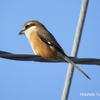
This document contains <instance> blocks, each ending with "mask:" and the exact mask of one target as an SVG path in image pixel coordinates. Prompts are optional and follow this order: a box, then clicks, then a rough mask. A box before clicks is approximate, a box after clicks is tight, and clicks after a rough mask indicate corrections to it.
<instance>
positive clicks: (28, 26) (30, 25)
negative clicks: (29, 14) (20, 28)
mask: <svg viewBox="0 0 100 100" xmlns="http://www.w3.org/2000/svg"><path fill="white" fill-rule="evenodd" d="M32 26H35V24H29V25H26V26H25V29H24V30H26V29H28V28H30V27H32Z"/></svg>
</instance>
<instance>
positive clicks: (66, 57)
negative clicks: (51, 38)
mask: <svg viewBox="0 0 100 100" xmlns="http://www.w3.org/2000/svg"><path fill="white" fill-rule="evenodd" d="M59 55H60V56H61V57H62V58H63V59H64V60H65V61H67V62H69V63H70V64H72V65H73V66H74V67H75V68H77V69H78V70H79V71H80V72H81V73H82V74H83V75H84V76H85V77H87V78H88V79H91V78H90V77H89V76H88V75H87V74H86V73H85V72H84V71H82V70H81V69H80V68H79V67H78V66H77V65H76V64H75V63H74V62H73V61H72V60H71V59H69V58H68V56H67V55H64V54H62V53H59Z"/></svg>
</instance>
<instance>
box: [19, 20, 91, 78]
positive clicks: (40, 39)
mask: <svg viewBox="0 0 100 100" xmlns="http://www.w3.org/2000/svg"><path fill="white" fill-rule="evenodd" d="M22 34H25V35H26V37H27V38H28V41H29V43H30V45H31V48H32V50H33V51H34V54H35V55H38V56H41V57H42V58H44V59H45V60H47V61H59V60H64V61H66V62H68V63H70V64H71V65H73V66H74V67H75V68H76V69H78V70H79V71H80V72H81V73H82V74H83V75H84V76H86V77H87V78H88V79H90V77H89V76H88V75H87V74H86V73H85V72H84V71H82V70H81V69H80V68H79V67H78V66H77V65H76V64H75V63H74V62H73V61H72V60H71V59H70V58H69V57H68V56H67V55H66V54H65V52H64V50H63V49H62V47H61V46H60V44H59V43H58V42H57V40H56V39H55V37H54V36H53V35H52V34H51V33H50V32H49V31H48V29H47V28H46V27H45V26H44V25H43V24H42V23H41V22H39V21H37V20H30V21H28V22H26V23H25V24H24V25H23V26H22V29H21V31H20V32H19V35H22Z"/></svg>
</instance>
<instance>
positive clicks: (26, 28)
mask: <svg viewBox="0 0 100 100" xmlns="http://www.w3.org/2000/svg"><path fill="white" fill-rule="evenodd" d="M42 29H45V26H44V25H43V24H42V23H40V22H38V21H37V20H31V21H28V22H26V23H25V24H24V25H23V27H22V30H21V31H20V32H19V34H20V35H22V34H25V35H26V36H27V37H29V35H30V34H31V33H32V32H33V31H35V32H37V31H41V30H42Z"/></svg>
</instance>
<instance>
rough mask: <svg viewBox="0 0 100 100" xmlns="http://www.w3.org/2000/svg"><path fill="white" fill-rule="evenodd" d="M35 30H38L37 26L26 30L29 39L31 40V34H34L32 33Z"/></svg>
mask: <svg viewBox="0 0 100 100" xmlns="http://www.w3.org/2000/svg"><path fill="white" fill-rule="evenodd" d="M35 29H36V26H32V27H30V28H28V29H27V30H25V35H26V37H27V38H28V39H29V37H30V34H31V33H32V31H33V30H35Z"/></svg>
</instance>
